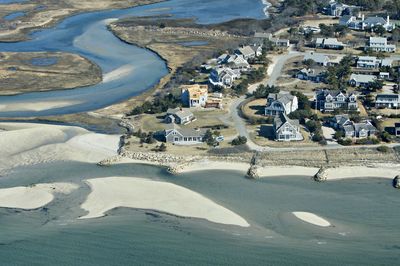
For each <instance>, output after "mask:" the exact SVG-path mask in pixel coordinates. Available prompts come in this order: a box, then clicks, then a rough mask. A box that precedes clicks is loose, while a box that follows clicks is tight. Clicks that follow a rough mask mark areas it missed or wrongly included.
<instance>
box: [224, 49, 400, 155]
mask: <svg viewBox="0 0 400 266" xmlns="http://www.w3.org/2000/svg"><path fill="white" fill-rule="evenodd" d="M303 54H304V53H302V52H297V51H293V50H292V49H290V50H289V53H286V54H282V55H279V56H277V57H275V58H274V60H273V62H272V64H271V65H270V66H269V68H268V73H269V78H268V79H265V80H263V81H262V82H259V83H256V84H253V85H251V86H249V89H248V90H249V92H250V93H252V92H253V91H254V90H256V89H257V87H258V86H259V85H260V84H264V85H269V86H272V85H275V84H276V82H277V80H278V78H279V77H280V76H281V74H282V69H283V67H284V65H285V63H286V62H287V61H288V60H289V59H292V58H293V57H296V56H299V55H303ZM326 54H327V55H329V54H328V53H326ZM332 55H335V54H332ZM336 55H337V54H336ZM398 59H399V60H400V58H398ZM245 100H246V97H245V96H241V97H240V98H238V99H236V100H234V101H233V102H232V104H231V106H230V108H229V111H230V114H231V117H232V119H233V123H234V125H235V127H236V130H237V132H238V134H239V135H240V136H244V137H246V138H247V146H248V147H249V149H251V150H254V151H260V152H267V151H317V150H335V149H357V148H374V147H379V146H381V145H357V146H342V145H339V144H334V143H330V144H329V145H327V146H323V147H322V146H319V147H291V148H272V147H263V146H260V145H257V144H256V143H255V142H254V141H252V140H251V138H250V134H249V132H248V130H247V128H246V121H245V120H244V119H243V118H242V117H241V116H240V113H241V112H240V107H241V105H242V104H243V102H244V101H245ZM386 146H388V147H400V144H398V143H395V144H386Z"/></svg>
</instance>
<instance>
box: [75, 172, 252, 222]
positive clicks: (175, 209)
mask: <svg viewBox="0 0 400 266" xmlns="http://www.w3.org/2000/svg"><path fill="white" fill-rule="evenodd" d="M87 183H88V184H89V185H90V187H91V189H92V192H91V193H90V194H89V196H88V198H87V200H86V201H85V202H84V203H83V204H82V206H81V207H82V208H83V209H84V210H87V211H88V212H89V213H88V214H87V215H85V216H83V217H81V218H82V219H88V218H97V217H101V216H104V215H105V213H106V212H107V211H109V210H111V209H114V208H117V207H130V208H138V209H151V210H156V211H161V212H166V213H170V214H173V215H177V216H182V217H193V218H201V219H206V220H208V221H211V222H214V223H221V224H230V225H238V226H242V227H248V226H249V224H248V223H247V221H246V220H244V219H243V218H242V217H240V216H239V215H237V214H235V213H234V212H232V211H230V210H228V209H226V208H224V207H222V206H220V205H218V204H216V203H215V202H213V201H211V200H209V199H207V198H205V197H203V196H202V195H200V194H198V193H196V192H194V191H191V190H189V189H186V188H184V187H181V186H177V185H174V184H171V183H167V182H158V181H151V180H146V179H141V178H128V177H107V178H96V179H89V180H87Z"/></svg>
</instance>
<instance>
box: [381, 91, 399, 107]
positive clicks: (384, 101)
mask: <svg viewBox="0 0 400 266" xmlns="http://www.w3.org/2000/svg"><path fill="white" fill-rule="evenodd" d="M375 107H377V108H399V107H400V95H399V94H378V95H377V96H376V99H375Z"/></svg>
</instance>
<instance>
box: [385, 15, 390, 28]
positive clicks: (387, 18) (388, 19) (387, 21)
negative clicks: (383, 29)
mask: <svg viewBox="0 0 400 266" xmlns="http://www.w3.org/2000/svg"><path fill="white" fill-rule="evenodd" d="M389 23H390V17H389V14H388V15H387V17H386V25H389Z"/></svg>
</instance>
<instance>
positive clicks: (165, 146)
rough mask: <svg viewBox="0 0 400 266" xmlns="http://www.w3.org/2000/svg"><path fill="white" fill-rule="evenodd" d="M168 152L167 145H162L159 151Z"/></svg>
mask: <svg viewBox="0 0 400 266" xmlns="http://www.w3.org/2000/svg"><path fill="white" fill-rule="evenodd" d="M166 150H167V145H165V144H164V143H161V145H160V147H158V151H160V152H165V151H166Z"/></svg>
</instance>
